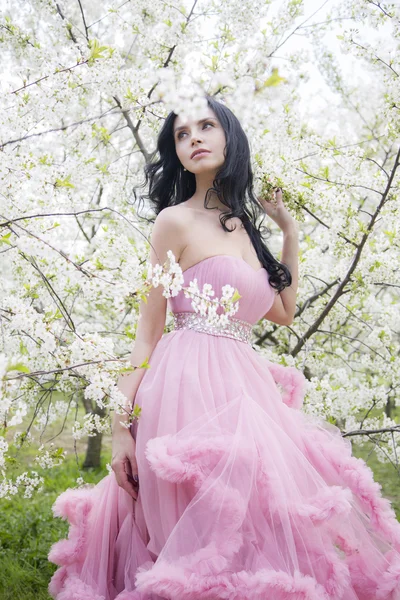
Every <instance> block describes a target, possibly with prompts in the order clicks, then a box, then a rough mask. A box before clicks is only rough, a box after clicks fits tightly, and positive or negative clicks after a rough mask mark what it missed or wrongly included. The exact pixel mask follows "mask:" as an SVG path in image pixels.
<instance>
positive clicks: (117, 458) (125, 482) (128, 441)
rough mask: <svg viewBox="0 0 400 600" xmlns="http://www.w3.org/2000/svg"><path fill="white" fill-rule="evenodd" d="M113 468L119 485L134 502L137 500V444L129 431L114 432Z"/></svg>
mask: <svg viewBox="0 0 400 600" xmlns="http://www.w3.org/2000/svg"><path fill="white" fill-rule="evenodd" d="M111 468H112V470H113V471H114V473H115V478H116V480H117V483H118V485H119V486H121V487H122V489H124V490H125V491H126V492H128V494H129V495H130V496H132V498H133V499H134V500H137V497H138V491H139V479H138V468H137V462H136V442H135V440H134V439H133V437H132V435H131V432H130V430H129V429H125V428H118V429H116V430H114V431H113V438H112V459H111ZM135 477H136V478H137V479H136V480H135V479H134V478H135Z"/></svg>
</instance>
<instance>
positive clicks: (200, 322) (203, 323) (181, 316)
mask: <svg viewBox="0 0 400 600" xmlns="http://www.w3.org/2000/svg"><path fill="white" fill-rule="evenodd" d="M173 317H174V327H175V329H194V330H195V331H200V332H201V333H210V334H211V335H221V336H223V337H230V338H233V339H235V340H239V341H240V342H246V343H247V344H249V343H250V339H251V334H252V329H253V325H252V324H251V323H248V322H247V321H242V320H241V319H234V318H233V317H229V321H228V323H227V324H226V325H212V324H211V323H208V322H207V319H206V317H205V316H203V315H200V314H199V313H196V312H190V311H189V312H178V313H173Z"/></svg>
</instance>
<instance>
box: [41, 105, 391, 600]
mask: <svg viewBox="0 0 400 600" xmlns="http://www.w3.org/2000/svg"><path fill="white" fill-rule="evenodd" d="M207 103H208V108H207V110H206V111H205V112H204V115H203V116H202V118H201V119H200V120H197V119H193V120H191V119H188V120H183V119H182V118H181V117H180V116H178V115H176V114H175V113H171V114H170V115H168V117H167V119H166V121H165V123H164V126H163V127H162V130H161V132H160V135H159V138H158V151H159V160H158V161H157V162H155V163H153V164H150V165H148V166H147V167H146V182H148V183H149V194H150V199H151V200H152V201H153V203H154V206H155V212H156V215H157V217H156V220H155V223H154V227H153V230H152V240H151V241H152V248H151V262H152V264H153V265H155V264H156V263H159V264H164V263H165V262H166V261H167V258H168V257H169V255H168V254H167V253H168V251H169V250H170V251H172V252H173V254H174V256H175V258H176V260H177V261H178V262H179V264H180V267H181V268H182V270H183V276H184V285H185V286H187V285H188V284H189V282H190V281H192V280H194V279H196V280H197V283H198V285H199V288H200V289H202V286H203V284H205V283H208V284H211V286H212V288H213V289H214V291H215V293H216V295H217V296H218V297H219V298H220V297H221V295H222V294H223V288H224V286H226V285H230V286H232V287H233V288H237V289H238V291H239V293H240V294H241V298H240V300H239V310H238V311H237V313H235V314H234V315H230V316H229V317H228V318H227V320H226V321H225V323H224V324H223V325H222V326H220V327H215V326H212V325H211V324H210V323H209V322H208V321H207V320H206V317H205V316H202V315H201V314H200V313H198V312H196V311H195V310H194V308H193V306H192V304H191V299H190V298H188V297H186V296H185V295H184V293H183V291H182V290H181V291H180V292H179V293H178V294H177V295H176V296H173V297H171V298H169V303H170V309H171V310H172V312H173V314H174V329H173V330H172V331H171V332H169V333H168V334H165V335H163V330H164V325H165V318H166V310H167V299H166V297H165V296H164V295H163V288H162V286H158V287H154V288H152V290H151V292H150V294H149V297H148V301H147V303H143V304H142V305H141V309H140V314H141V318H140V320H139V323H138V327H137V334H136V340H135V346H134V349H133V351H132V355H131V362H132V364H134V365H139V364H141V363H142V361H143V360H144V359H145V358H146V357H148V356H150V360H149V362H150V365H151V368H150V369H137V370H135V371H134V372H133V373H131V374H130V375H125V376H124V377H121V378H120V380H119V382H118V386H119V388H120V389H121V390H122V391H123V393H124V395H125V396H126V398H127V403H126V406H127V408H128V410H131V409H132V406H133V404H135V405H136V406H137V407H139V408H140V409H141V414H140V417H139V420H136V421H134V423H133V425H132V426H131V428H130V429H128V428H126V427H124V426H123V425H122V424H121V423H120V422H121V421H122V420H126V419H127V417H125V416H123V417H121V416H120V415H116V416H115V418H114V423H113V455H112V456H113V457H112V469H113V471H112V472H111V473H110V474H109V475H108V476H107V477H105V478H104V479H103V480H102V481H101V482H100V483H99V484H98V485H97V486H94V487H91V488H84V489H70V490H67V491H66V492H64V493H63V494H61V496H59V498H58V499H57V501H56V503H55V505H54V513H55V515H58V516H62V517H64V518H68V520H69V522H70V535H69V539H68V540H61V541H59V542H57V544H55V545H54V546H53V547H52V549H51V552H50V554H49V559H50V560H51V561H52V562H55V563H56V564H58V565H59V566H60V568H59V569H58V570H57V571H56V573H55V574H54V576H53V578H52V580H51V582H50V586H49V590H50V593H51V595H52V596H53V597H54V598H58V600H73V599H76V600H78V599H79V600H116V599H118V600H162V599H174V600H216V599H224V600H266V599H268V600H300V599H301V600H328V599H335V600H339V599H341V600H357V599H359V600H361V599H362V600H373V599H374V600H395V599H397V600H398V599H399V598H400V524H399V523H398V522H397V520H396V518H395V514H394V512H393V510H392V508H391V506H390V503H389V501H388V500H386V499H385V498H383V497H382V495H381V493H380V486H379V485H378V484H377V483H375V482H374V480H373V477H372V473H371V471H370V469H369V467H367V465H366V464H365V463H364V462H363V461H362V460H359V459H356V458H355V457H353V456H352V454H351V445H350V442H348V441H347V440H345V439H344V438H342V436H341V435H340V431H339V429H337V428H336V427H334V426H333V425H331V424H329V423H327V422H325V421H323V420H321V419H315V418H312V417H310V416H307V415H306V414H305V413H303V412H302V411H301V410H299V409H300V408H301V405H302V400H303V395H304V382H305V380H304V377H303V375H302V373H301V372H299V371H298V370H296V369H294V368H289V367H286V368H285V367H281V366H279V365H276V364H274V363H271V362H270V361H268V360H267V359H266V358H265V357H262V356H261V355H260V354H259V353H257V352H256V351H255V350H254V349H253V348H252V346H251V344H250V340H251V328H252V326H253V325H254V324H255V323H257V322H258V321H259V320H260V319H261V318H266V319H269V320H271V321H273V322H274V323H278V324H281V325H289V324H291V323H292V321H293V316H294V313H295V304H296V290H297V269H298V267H297V260H298V257H297V255H298V233H297V231H298V229H297V225H296V223H295V221H294V220H293V219H292V217H291V216H290V214H289V212H288V211H287V209H286V208H285V206H284V205H283V202H282V193H281V191H279V190H278V191H277V192H276V194H275V199H274V201H268V200H267V199H261V198H260V199H257V198H256V197H255V196H254V194H253V188H252V181H253V176H252V171H251V167H250V151H249V145H248V141H247V138H246V136H245V134H244V132H243V130H242V128H241V126H240V124H239V122H238V120H237V119H236V117H235V116H234V115H233V114H232V112H231V111H230V110H229V109H228V108H227V107H225V106H224V105H223V104H221V103H219V102H217V101H216V100H215V99H213V98H211V97H208V96H207ZM265 213H266V214H267V215H268V217H270V218H271V219H273V220H274V221H275V222H276V223H277V224H278V226H279V227H280V228H281V229H282V231H283V250H282V262H279V261H277V260H276V259H275V258H274V257H273V256H272V254H271V253H270V251H269V250H268V248H267V246H266V244H265V241H264V239H263V237H262V227H261V225H260V224H257V219H258V218H259V217H261V221H262V220H263V217H265ZM224 289H225V288H224Z"/></svg>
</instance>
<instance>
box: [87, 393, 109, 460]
mask: <svg viewBox="0 0 400 600" xmlns="http://www.w3.org/2000/svg"><path fill="white" fill-rule="evenodd" d="M82 403H83V406H84V407H85V411H86V413H92V414H94V415H99V416H100V417H104V416H105V414H106V411H105V409H104V408H100V407H99V406H97V404H96V406H95V407H94V408H93V403H92V402H91V401H90V400H87V399H86V398H85V397H84V395H83V394H82ZM102 440H103V434H102V433H97V434H96V435H93V436H89V437H88V441H87V446H86V456H85V460H84V462H83V465H82V468H83V469H96V468H99V467H100V461H101V442H102Z"/></svg>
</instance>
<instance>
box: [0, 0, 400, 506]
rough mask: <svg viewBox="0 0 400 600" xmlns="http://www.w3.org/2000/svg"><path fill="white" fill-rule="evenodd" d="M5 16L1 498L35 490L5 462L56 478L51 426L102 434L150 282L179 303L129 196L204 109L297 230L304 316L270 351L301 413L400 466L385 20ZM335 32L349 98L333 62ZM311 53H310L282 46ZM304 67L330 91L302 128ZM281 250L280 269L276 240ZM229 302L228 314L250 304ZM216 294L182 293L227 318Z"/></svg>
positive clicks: (245, 15) (370, 11) (278, 333)
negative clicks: (164, 128)
mask: <svg viewBox="0 0 400 600" xmlns="http://www.w3.org/2000/svg"><path fill="white" fill-rule="evenodd" d="M4 4H6V10H5V11H4V12H3V15H4V16H3V17H2V18H1V21H0V23H1V30H0V31H1V38H0V42H1V49H2V56H3V57H4V59H3V61H2V62H3V65H7V72H5V73H4V74H3V77H2V83H1V85H2V92H3V93H2V99H1V109H2V110H1V113H0V114H1V117H0V118H1V141H0V147H1V155H0V156H1V161H0V170H1V176H2V182H3V185H2V193H1V196H0V242H1V245H0V252H1V265H0V268H1V280H0V281H1V282H0V319H1V347H0V384H1V391H0V395H1V402H0V413H1V421H2V427H3V429H2V436H1V437H0V466H1V468H2V483H1V486H0V496H9V495H10V494H13V493H16V492H17V491H18V489H19V488H20V487H23V488H24V489H25V495H30V494H31V493H32V491H33V490H34V489H38V488H40V486H41V483H42V482H41V478H40V476H39V475H38V474H37V472H36V471H35V467H34V465H32V469H31V470H29V471H24V472H17V471H14V469H15V466H14V461H13V457H14V455H15V452H16V451H17V450H18V449H20V450H23V448H24V445H26V444H27V443H28V442H29V440H32V441H33V443H34V444H35V445H36V446H37V457H36V459H34V460H35V461H36V462H37V463H38V464H40V465H41V466H42V467H51V466H53V465H54V464H57V463H58V462H59V461H60V460H62V458H63V457H64V455H65V452H64V451H63V449H62V448H58V447H57V446H56V444H55V443H54V442H52V443H53V445H52V446H50V445H49V440H48V439H47V437H46V428H47V427H48V425H49V424H51V423H54V422H58V421H59V420H60V419H61V421H63V420H65V419H66V417H67V415H68V414H69V413H71V411H73V413H74V414H75V416H76V418H75V422H74V426H73V429H72V431H71V436H72V437H73V438H74V439H79V438H80V437H82V436H86V435H89V436H92V435H94V434H96V433H101V432H104V431H109V429H110V412H111V411H112V410H118V406H119V404H120V403H121V401H122V400H123V398H122V395H121V392H120V391H119V390H118V388H117V385H116V381H117V379H118V376H119V375H120V374H121V372H124V369H129V368H131V365H130V364H129V361H127V360H126V357H127V356H128V354H129V352H130V350H131V346H132V343H133V341H134V337H135V328H136V324H137V319H138V314H139V306H140V302H141V300H142V299H145V297H146V294H147V293H148V291H149V289H150V285H152V284H153V285H157V284H162V285H164V286H165V288H166V291H165V293H166V294H167V295H168V294H171V293H173V294H175V293H177V292H178V291H179V289H181V285H182V279H181V273H180V269H179V266H177V265H175V264H174V263H173V262H172V267H171V269H167V268H165V270H163V269H162V266H160V269H161V270H160V269H158V270H156V272H155V273H154V272H152V270H151V269H149V266H150V265H149V263H148V259H147V257H148V249H149V235H150V232H151V226H150V224H149V222H148V221H146V220H143V218H141V216H140V215H139V214H138V212H137V210H136V205H135V202H134V201H133V194H132V190H133V188H135V187H137V186H138V185H139V184H140V182H141V181H142V179H143V175H142V174H143V166H144V164H145V163H146V162H148V161H151V160H152V159H153V157H154V150H153V148H154V146H155V138H156V135H157V131H158V129H159V127H160V120H161V119H163V118H164V117H165V116H166V114H168V112H169V111H170V110H175V112H181V111H189V110H192V111H196V110H201V108H202V107H203V106H204V98H203V94H204V92H207V93H209V94H213V95H215V96H216V97H217V98H220V99H221V100H223V101H225V102H226V103H227V104H228V105H229V106H230V107H231V108H232V110H233V111H234V112H235V114H236V115H237V116H238V118H239V119H240V121H241V123H242V125H243V127H244V128H245V130H246V132H247V134H248V136H249V139H250V141H251V147H252V150H253V156H254V171H255V175H256V178H257V179H256V186H257V191H258V193H259V194H262V193H267V191H268V188H269V186H270V185H272V184H274V183H276V184H277V185H281V186H282V187H283V189H284V192H285V195H284V201H285V202H286V204H287V206H288V207H289V209H290V210H291V211H292V213H293V214H294V216H295V217H296V218H297V219H298V220H299V221H300V222H301V227H300V230H301V239H300V247H301V251H300V286H299V294H298V309H297V314H296V318H295V321H294V323H293V325H291V326H290V327H278V326H277V325H275V324H273V323H270V322H267V321H265V320H262V321H260V323H258V324H257V326H256V328H255V333H256V335H257V342H256V343H257V345H258V347H259V351H260V352H261V353H263V354H265V355H266V356H267V357H269V358H271V360H273V361H274V362H280V363H281V364H283V365H291V366H295V367H297V368H298V369H300V370H302V371H304V373H305V374H306V376H307V379H308V389H307V394H306V402H305V407H304V409H305V410H306V411H307V412H310V413H312V414H315V415H318V416H319V415H321V416H323V417H324V418H326V419H329V420H331V421H332V422H334V423H336V424H337V425H339V426H340V427H341V429H342V431H343V434H344V435H348V436H352V439H353V440H354V441H356V442H359V443H364V442H365V440H366V439H368V440H371V439H372V440H373V441H374V443H375V444H376V446H377V449H378V456H379V457H380V458H381V459H382V460H390V461H393V462H394V463H395V464H397V445H398V439H399V438H398V429H399V426H398V425H397V420H396V416H395V414H394V408H395V407H396V406H397V404H398V388H399V382H400V360H399V327H398V324H399V320H398V306H397V303H398V298H399V287H400V281H399V269H398V260H399V253H398V249H399V246H398V237H399V236H398V233H399V219H398V167H399V160H400V149H399V144H398V138H399V131H400V125H399V123H400V120H399V105H398V98H399V97H400V93H399V92H400V86H399V58H398V53H397V55H396V52H395V50H396V49H395V40H396V39H397V40H398V37H399V14H398V11H397V12H396V10H397V9H396V8H395V6H394V5H389V4H386V5H385V6H384V5H383V4H382V3H378V2H372V1H371V0H361V1H360V0H352V1H346V2H341V3H337V5H336V7H335V9H334V12H333V11H332V12H331V13H329V14H325V15H324V16H323V17H321V18H319V17H320V16H321V15H322V14H323V12H322V9H323V7H324V4H323V3H322V2H321V7H320V9H321V10H314V12H312V13H309V14H306V13H305V9H304V6H303V1H302V0H283V1H282V2H281V3H280V4H279V7H278V8H277V9H275V10H274V11H273V9H272V6H270V4H269V3H268V2H266V3H264V4H262V5H260V4H258V3H254V2H252V1H249V0H242V1H241V2H236V0H225V1H222V2H220V1H218V2H214V1H210V0H201V1H198V0H194V1H193V2H192V3H188V2H185V3H182V4H181V5H179V6H177V5H175V4H168V3H165V2H162V1H160V0H156V1H155V2H152V3H151V4H150V3H148V2H145V1H143V0H142V1H141V2H140V1H139V2H136V3H135V5H134V7H133V6H132V5H131V3H130V2H120V3H117V2H106V3H101V4H100V5H99V4H98V3H95V2H94V1H93V0H90V1H89V0H87V1H85V2H84V3H83V2H81V1H78V2H66V1H65V0H61V1H53V0H29V1H27V2H25V3H20V4H18V5H17V6H16V5H15V4H14V3H11V2H8V3H7V2H6V1H5V2H4ZM211 16H212V19H211V18H210V17H211ZM339 26H340V33H339V38H340V39H339V41H338V43H340V47H341V49H342V51H343V52H346V53H348V55H349V57H351V59H352V64H353V65H358V67H359V69H360V73H361V74H362V76H360V77H359V79H358V80H356V79H355V77H354V75H352V77H351V78H349V77H348V76H347V77H346V74H345V73H344V72H342V66H341V65H339V64H338V63H337V60H336V55H335V54H333V53H332V52H331V51H330V49H329V48H328V47H327V46H326V45H325V38H326V36H327V35H328V34H329V33H330V32H332V31H336V32H337V27H339ZM356 27H358V28H361V30H362V31H361V33H360V31H359V29H357V28H356ZM334 28H336V29H334ZM370 28H373V30H374V32H375V36H376V37H375V39H372V38H371V37H368V36H367V35H366V32H367V31H368V30H369V29H370ZM300 35H301V36H304V38H306V39H307V41H308V43H309V47H308V49H303V50H301V51H299V50H298V48H296V47H294V48H293V47H292V49H291V43H292V42H293V40H294V39H295V36H300ZM366 40H369V41H366ZM382 40H384V41H385V43H383V41H382ZM282 57H284V63H283V64H284V66H283V67H282V66H279V69H278V66H277V65H278V64H279V65H280V63H279V60H280V59H282ZM311 65H312V66H314V68H315V66H317V67H318V68H319V72H320V73H321V74H322V75H323V76H324V77H325V79H326V82H327V84H328V85H329V87H330V89H331V90H332V104H331V106H330V107H329V112H323V113H321V114H320V115H319V118H315V115H313V114H312V113H311V112H310V111H306V112H305V113H304V116H302V113H301V94H300V92H299V89H300V88H301V85H302V83H303V81H307V78H308V75H307V73H308V69H309V67H310V66H311ZM268 225H269V226H271V225H272V224H271V223H268ZM271 229H272V232H273V233H278V232H277V231H275V230H274V228H273V227H271ZM269 243H270V246H271V249H272V250H273V251H274V252H275V253H276V254H277V255H278V256H279V249H280V237H279V235H275V236H272V237H271V239H270V241H269ZM225 291H226V295H225V296H224V297H223V298H222V299H221V301H222V303H223V304H225V306H226V308H227V311H228V314H233V313H234V311H235V310H236V309H237V305H236V304H235V303H236V302H237V301H238V300H239V302H240V290H238V292H239V295H238V294H237V293H236V294H234V295H232V294H233V292H234V290H231V289H229V288H227V289H226V290H225ZM209 292H210V290H209V289H208V288H207V289H204V290H196V289H193V288H190V289H189V290H187V293H188V294H189V295H190V297H191V298H192V299H193V302H194V305H195V306H197V307H198V308H199V303H200V304H202V310H206V311H207V312H208V313H209V314H210V315H211V317H210V318H215V307H216V303H215V302H214V301H211V302H210V300H209V298H210V294H209ZM214 300H215V299H214ZM217 301H218V299H217ZM170 323H171V321H170V320H169V321H167V325H166V329H167V330H168V328H169V326H170ZM135 366H136V367H141V368H146V367H147V366H148V365H147V364H146V363H144V364H143V365H135ZM79 398H82V399H83V400H84V403H85V407H86V414H85V415H84V416H83V417H81V416H80V415H79V411H78V408H79V407H78V399H79Z"/></svg>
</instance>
